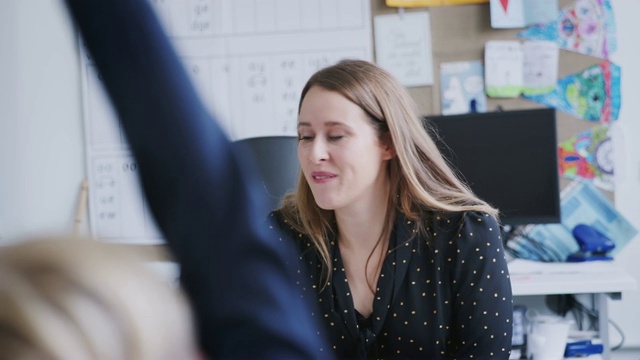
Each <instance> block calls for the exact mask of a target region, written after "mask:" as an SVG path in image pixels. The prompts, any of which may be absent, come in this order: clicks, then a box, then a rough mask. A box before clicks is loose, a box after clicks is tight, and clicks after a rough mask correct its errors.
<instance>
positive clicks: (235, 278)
mask: <svg viewBox="0 0 640 360" xmlns="http://www.w3.org/2000/svg"><path fill="white" fill-rule="evenodd" d="M65 1H66V4H67V6H68V9H69V12H70V14H71V16H72V18H73V21H74V22H75V24H76V25H77V26H78V29H79V32H80V34H81V36H82V38H83V40H84V41H85V44H86V46H87V48H88V50H89V52H90V53H91V55H92V56H93V59H94V61H95V63H96V65H97V68H98V70H99V72H100V73H101V75H102V77H103V79H104V84H105V86H106V90H107V93H108V94H109V97H110V98H111V101H112V103H113V105H114V106H115V109H116V112H117V114H118V116H119V119H120V123H121V125H122V127H123V128H124V130H125V133H126V136H127V138H128V140H129V144H130V146H131V149H132V151H133V154H134V156H135V158H136V159H137V161H138V163H139V167H140V172H141V180H142V186H143V189H144V192H145V194H146V196H147V199H148V202H149V204H150V206H151V209H152V211H153V215H154V216H155V219H156V221H157V223H158V226H159V227H160V229H161V231H162V233H163V234H164V236H165V238H166V240H167V242H168V245H169V247H170V248H171V250H172V251H173V253H174V254H175V256H176V257H177V259H178V261H179V262H180V264H181V278H182V282H183V286H184V288H185V290H186V292H187V293H188V295H189V297H190V299H191V302H192V304H193V307H194V311H195V316H196V320H197V322H198V331H199V337H200V343H201V346H202V349H203V351H204V352H205V353H206V354H207V355H208V356H210V357H216V358H218V357H244V358H256V357H260V358H278V359H281V358H291V357H296V358H305V359H306V358H309V359H311V358H326V357H327V353H326V352H327V350H326V348H325V347H324V342H323V341H322V339H319V338H318V335H316V331H315V328H316V324H315V323H314V322H313V321H312V319H310V318H309V315H308V314H310V313H311V312H310V311H309V309H308V306H310V305H309V304H307V303H305V302H302V300H300V297H299V295H298V294H297V292H296V290H295V287H294V286H295V282H294V280H293V274H292V269H291V268H290V267H289V266H288V265H287V263H286V259H285V257H286V254H288V252H287V250H286V249H283V248H282V246H284V245H283V244H282V243H280V242H279V241H278V238H277V236H273V234H268V233H266V232H265V231H264V230H263V229H264V226H260V223H261V222H263V221H264V219H265V217H266V213H267V212H266V205H265V204H266V201H265V199H263V198H262V197H261V195H262V193H261V192H260V191H259V188H258V185H257V184H258V182H257V180H256V178H255V175H254V173H253V172H252V170H251V169H250V168H249V167H248V166H246V161H245V160H246V159H245V158H240V157H239V156H238V155H237V154H236V153H234V151H233V150H232V148H231V146H230V143H229V140H228V139H227V138H226V137H225V135H224V133H223V132H222V131H221V129H220V127H219V126H218V124H217V123H216V122H215V120H214V119H213V118H212V116H211V114H209V113H208V112H207V110H206V109H205V107H204V106H203V104H202V103H201V101H200V100H199V98H198V96H197V94H196V92H195V89H194V87H193V86H192V84H191V82H190V81H189V78H188V76H187V74H186V72H185V71H184V69H183V68H182V65H181V64H180V62H179V59H178V57H177V55H176V53H175V51H174V49H173V48H172V46H171V44H170V43H169V42H168V40H167V38H166V36H165V35H164V33H163V31H162V29H161V27H160V24H159V22H158V20H157V19H156V17H155V14H154V13H153V11H152V9H151V8H150V5H149V4H148V3H147V1H145V0H93V1H87V0H65ZM159 301H161V299H159ZM167 326H171V324H167ZM321 348H324V349H325V350H324V351H325V352H324V353H322V352H320V349H321Z"/></svg>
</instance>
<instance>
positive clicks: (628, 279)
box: [509, 259, 638, 359]
mask: <svg viewBox="0 0 640 360" xmlns="http://www.w3.org/2000/svg"><path fill="white" fill-rule="evenodd" d="M509 273H510V276H511V286H512V290H513V296H527V295H562V294H593V295H594V296H595V299H596V307H597V309H598V315H599V317H598V326H599V333H600V334H599V335H600V339H601V341H602V343H603V344H604V353H603V358H604V359H609V358H610V354H611V353H610V351H611V349H610V347H609V315H608V306H607V298H606V297H607V296H609V297H610V298H611V299H613V300H619V299H621V297H622V291H626V290H636V289H637V286H638V284H637V281H636V279H635V278H633V277H632V276H631V275H629V274H628V273H627V272H626V271H624V270H623V269H621V268H620V267H618V266H616V265H615V264H614V263H613V262H610V261H593V262H583V263H542V262H536V261H530V260H523V259H514V260H512V261H510V262H509Z"/></svg>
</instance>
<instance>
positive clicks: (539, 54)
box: [484, 40, 559, 98]
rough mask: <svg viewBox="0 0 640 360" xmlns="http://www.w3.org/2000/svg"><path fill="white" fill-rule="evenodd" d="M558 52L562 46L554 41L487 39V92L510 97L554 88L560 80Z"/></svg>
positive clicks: (485, 57)
mask: <svg viewBox="0 0 640 360" xmlns="http://www.w3.org/2000/svg"><path fill="white" fill-rule="evenodd" d="M558 53H559V51H558V46H557V45H556V44H555V43H554V42H551V41H525V42H524V43H520V41H517V40H491V41H487V43H486V45H485V49H484V59H485V88H486V93H487V95H488V96H490V97H502V98H509V97H518V96H520V95H521V94H523V95H540V94H545V93H548V92H550V91H552V90H553V89H554V88H555V85H556V81H557V79H558V57H559V54H558Z"/></svg>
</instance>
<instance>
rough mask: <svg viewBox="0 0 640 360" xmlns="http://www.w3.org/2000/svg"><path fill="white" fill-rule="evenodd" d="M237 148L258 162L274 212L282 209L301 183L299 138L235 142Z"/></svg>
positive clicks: (285, 137) (271, 137)
mask: <svg viewBox="0 0 640 360" xmlns="http://www.w3.org/2000/svg"><path fill="white" fill-rule="evenodd" d="M233 146H235V147H237V148H239V149H241V151H243V152H246V153H248V154H249V156H252V157H253V159H254V160H255V161H254V163H255V164H256V166H257V168H258V169H257V170H258V173H259V175H260V176H261V177H262V179H261V180H262V187H263V189H264V191H265V194H266V197H267V201H268V205H269V208H270V209H275V208H277V207H278V206H280V202H281V201H282V198H283V196H284V194H285V193H287V192H289V191H292V190H294V189H295V187H296V181H297V179H298V170H299V168H300V166H299V164H298V137H297V136H264V137H253V138H246V139H242V140H238V141H235V142H234V143H233Z"/></svg>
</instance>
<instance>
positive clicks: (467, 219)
mask: <svg viewBox="0 0 640 360" xmlns="http://www.w3.org/2000/svg"><path fill="white" fill-rule="evenodd" d="M271 217H272V219H273V220H275V222H274V224H272V226H273V227H279V228H280V229H281V230H282V231H283V233H284V235H283V237H284V239H282V240H283V241H293V243H294V244H295V245H296V246H294V250H295V251H294V253H295V254H296V260H295V261H297V262H298V264H299V267H298V268H299V270H298V276H299V278H298V284H299V285H300V294H301V297H303V298H304V297H311V298H312V299H315V300H314V301H317V305H318V307H317V308H315V309H313V311H314V313H313V314H312V316H314V317H315V318H318V319H317V320H318V322H319V323H320V324H322V325H324V326H321V329H318V331H317V334H318V336H321V337H324V338H325V339H327V340H328V343H329V346H330V349H322V351H329V352H331V351H332V352H334V354H335V356H337V357H339V358H371V359H376V358H385V359H389V358H403V359H407V358H421V359H508V358H509V353H510V349H511V333H512V324H511V317H512V311H513V310H512V295H511V283H510V279H509V273H508V269H507V262H506V258H505V253H504V251H503V245H502V239H501V234H500V229H499V226H498V224H497V222H496V220H495V219H494V218H493V217H492V216H489V215H487V214H482V213H474V212H467V213H454V214H450V215H448V216H434V217H433V220H430V222H429V223H430V225H429V227H428V229H429V232H430V235H431V237H430V238H428V239H425V238H421V237H414V238H413V239H412V240H411V241H409V242H407V239H410V238H411V234H412V233H413V232H414V228H413V226H412V222H411V221H409V220H407V219H406V218H405V217H404V216H402V215H400V216H398V218H397V220H396V223H395V228H394V231H393V234H392V236H391V241H390V244H389V249H390V250H389V251H388V255H387V257H386V259H385V261H384V264H383V266H382V270H381V273H380V277H379V279H378V283H377V288H376V293H375V297H374V304H373V313H372V314H371V315H370V317H369V318H367V319H365V318H363V317H362V316H361V315H360V314H359V313H357V312H356V311H355V309H354V306H353V301H352V299H351V297H350V295H351V294H350V290H349V284H348V283H347V277H346V274H345V271H344V268H343V266H342V259H341V257H340V251H339V247H338V246H337V244H336V243H335V240H334V239H332V240H331V245H332V247H331V250H330V251H331V252H332V261H333V274H332V277H331V279H330V282H329V285H328V286H327V287H325V288H324V289H322V285H323V284H322V283H321V282H322V280H321V279H322V276H321V271H322V265H321V264H322V263H321V260H320V257H319V256H318V255H317V253H316V251H315V250H314V248H313V247H312V245H311V241H310V240H309V239H308V238H307V237H306V236H304V235H303V234H299V233H298V232H296V231H294V230H293V229H292V227H291V226H289V225H287V224H286V222H284V221H283V219H282V217H281V215H280V214H279V213H278V212H277V211H276V212H274V213H272V214H271ZM287 238H289V239H287ZM321 289H322V290H321Z"/></svg>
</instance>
